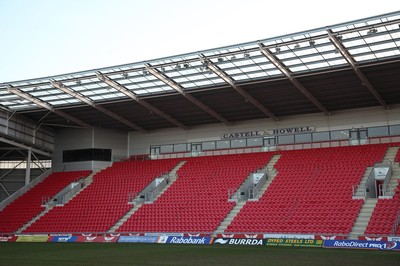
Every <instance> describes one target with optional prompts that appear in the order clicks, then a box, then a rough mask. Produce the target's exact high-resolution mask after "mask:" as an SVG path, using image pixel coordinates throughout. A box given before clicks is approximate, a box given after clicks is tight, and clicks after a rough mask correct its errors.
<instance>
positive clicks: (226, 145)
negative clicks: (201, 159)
mask: <svg viewBox="0 0 400 266" xmlns="http://www.w3.org/2000/svg"><path fill="white" fill-rule="evenodd" d="M227 148H230V143H229V141H228V140H219V141H217V149H227Z"/></svg>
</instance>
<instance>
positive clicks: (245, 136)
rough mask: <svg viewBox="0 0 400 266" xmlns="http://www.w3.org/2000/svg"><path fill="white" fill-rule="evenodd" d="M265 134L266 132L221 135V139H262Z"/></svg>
mask: <svg viewBox="0 0 400 266" xmlns="http://www.w3.org/2000/svg"><path fill="white" fill-rule="evenodd" d="M264 134H265V132H264V130H258V131H246V132H235V133H226V134H222V135H221V139H242V138H251V137H261V136H263V135H264Z"/></svg>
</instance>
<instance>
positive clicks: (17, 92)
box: [7, 85, 92, 128]
mask: <svg viewBox="0 0 400 266" xmlns="http://www.w3.org/2000/svg"><path fill="white" fill-rule="evenodd" d="M7 89H8V91H9V92H11V93H13V94H15V95H18V96H19V97H21V98H23V99H25V100H27V101H30V102H32V103H34V104H36V105H38V106H40V107H43V108H45V109H47V110H49V111H51V112H53V113H55V114H57V115H59V116H62V117H64V118H66V119H67V121H69V120H70V121H72V122H74V123H75V124H78V125H80V126H82V127H85V128H91V127H92V126H91V125H89V124H88V123H86V122H84V121H82V120H80V119H78V118H76V117H73V116H71V115H69V114H67V113H65V112H63V111H61V110H58V109H55V108H54V107H53V106H51V105H50V104H49V103H47V102H44V101H43V100H41V99H38V98H36V97H33V96H31V95H29V93H26V92H23V91H22V90H20V89H18V88H15V87H13V86H12V85H8V86H7Z"/></svg>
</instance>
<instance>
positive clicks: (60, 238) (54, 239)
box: [47, 235, 78, 243]
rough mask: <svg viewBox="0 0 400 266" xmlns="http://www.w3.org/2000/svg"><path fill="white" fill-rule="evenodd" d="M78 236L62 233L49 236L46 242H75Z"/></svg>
mask: <svg viewBox="0 0 400 266" xmlns="http://www.w3.org/2000/svg"><path fill="white" fill-rule="evenodd" d="M77 239H78V236H73V235H64V236H50V238H49V239H48V241H47V242H58V243H72V242H76V240H77Z"/></svg>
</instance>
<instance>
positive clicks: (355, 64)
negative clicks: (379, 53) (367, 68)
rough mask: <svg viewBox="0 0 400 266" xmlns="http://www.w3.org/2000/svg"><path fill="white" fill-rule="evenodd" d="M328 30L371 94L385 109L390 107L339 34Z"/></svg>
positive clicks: (334, 42) (332, 41) (330, 37)
mask: <svg viewBox="0 0 400 266" xmlns="http://www.w3.org/2000/svg"><path fill="white" fill-rule="evenodd" d="M327 31H328V35H329V40H330V41H331V43H332V44H333V45H334V46H335V47H336V48H337V49H338V50H339V52H340V53H341V54H342V56H343V57H344V59H346V61H347V63H349V65H350V66H351V68H352V69H353V71H354V72H355V73H356V75H357V76H358V78H359V79H360V80H361V83H362V85H363V86H365V87H367V89H368V90H369V91H370V92H371V94H372V95H373V96H374V97H375V99H376V100H377V101H378V102H379V104H380V105H382V106H383V107H384V108H385V109H389V105H388V104H387V103H386V102H385V100H384V99H383V98H382V96H381V95H380V94H379V93H378V92H377V91H376V89H375V88H374V86H372V84H371V83H370V82H369V80H368V79H367V77H366V76H365V75H364V73H363V72H362V71H361V70H360V68H359V67H358V65H357V62H356V61H355V60H354V59H353V57H352V56H351V55H350V54H349V52H348V51H347V49H346V48H345V47H344V45H343V44H342V43H341V42H340V41H339V40H338V38H337V35H335V34H334V33H333V32H332V30H330V29H328V30H327Z"/></svg>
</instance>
